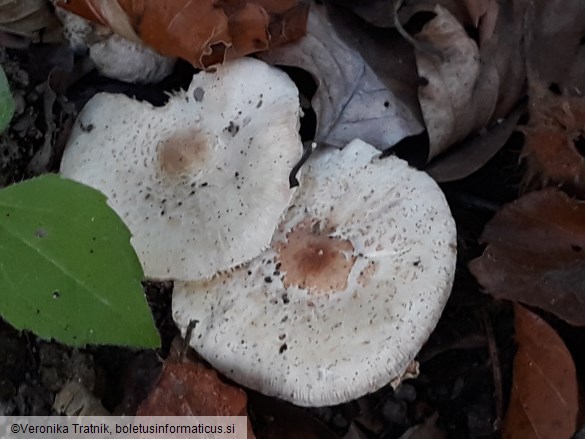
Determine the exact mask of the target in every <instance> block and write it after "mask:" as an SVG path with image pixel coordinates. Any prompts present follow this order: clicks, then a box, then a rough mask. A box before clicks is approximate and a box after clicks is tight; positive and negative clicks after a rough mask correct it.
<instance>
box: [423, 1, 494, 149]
mask: <svg viewBox="0 0 585 439" xmlns="http://www.w3.org/2000/svg"><path fill="white" fill-rule="evenodd" d="M434 12H435V14H436V17H435V18H433V19H432V20H431V21H430V22H429V23H427V24H426V25H425V27H424V28H423V30H422V31H421V32H420V33H419V34H417V38H418V39H419V40H422V41H424V42H426V43H429V44H431V45H432V46H433V47H435V48H436V49H438V50H440V51H441V53H442V54H443V58H444V59H441V58H440V57H438V56H437V55H436V54H434V53H429V52H426V51H421V50H417V53H416V55H417V57H416V62H417V67H418V72H419V75H420V76H421V78H423V79H424V80H425V83H426V84H425V85H423V86H421V87H420V88H419V99H420V105H421V109H422V113H423V118H424V121H425V125H426V126H427V130H428V135H429V141H430V151H429V158H432V157H434V156H436V155H437V154H439V153H441V152H443V151H445V150H446V149H447V148H448V147H450V146H451V145H452V144H454V143H456V142H459V141H461V140H463V139H464V138H466V137H467V136H468V135H469V134H470V133H472V132H475V131H477V130H479V129H480V128H483V127H484V126H485V125H487V123H488V121H489V120H490V118H491V116H492V114H493V112H494V109H495V108H496V104H497V97H498V96H497V95H498V93H497V90H498V78H497V72H496V71H495V69H493V68H483V66H482V64H481V59H480V56H479V47H478V46H477V44H476V43H475V41H473V40H472V39H471V38H470V37H469V36H468V35H467V33H466V32H465V29H464V28H463V26H462V25H461V24H460V23H459V22H458V21H457V20H456V19H455V17H453V15H451V14H450V13H449V12H448V11H447V10H446V9H443V8H442V7H440V6H436V7H435V9H434Z"/></svg>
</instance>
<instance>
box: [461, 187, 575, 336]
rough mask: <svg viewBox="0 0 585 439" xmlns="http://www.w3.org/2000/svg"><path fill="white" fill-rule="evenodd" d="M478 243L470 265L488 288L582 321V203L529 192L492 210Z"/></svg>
mask: <svg viewBox="0 0 585 439" xmlns="http://www.w3.org/2000/svg"><path fill="white" fill-rule="evenodd" d="M481 242H484V243H487V244H488V245H487V247H486V249H485V251H484V253H483V255H482V256H481V257H479V258H477V259H474V260H473V261H471V263H470V265H469V268H470V270H471V272H472V273H473V275H474V276H475V277H476V279H477V280H478V282H479V283H480V284H481V285H482V286H483V287H484V288H485V289H486V290H487V292H489V293H490V294H491V295H492V296H494V297H496V298H498V299H507V300H511V301H514V302H522V303H525V304H528V305H531V306H537V307H539V308H542V309H544V310H546V311H548V312H551V313H553V314H555V315H557V316H558V317H560V318H561V319H563V320H565V321H567V322H568V323H570V324H572V325H578V326H585V202H583V201H579V200H575V199H572V198H570V197H569V196H568V195H566V194H565V193H563V192H561V191H559V190H557V189H545V190H543V191H539V192H532V193H530V194H528V195H525V196H524V197H522V198H520V199H518V200H517V201H515V202H513V203H510V204H508V205H505V206H504V207H503V208H502V209H501V210H500V211H499V212H497V213H496V215H495V216H494V218H493V219H492V220H491V221H490V222H489V223H488V224H487V226H486V227H485V230H484V231H483V234H482V236H481Z"/></svg>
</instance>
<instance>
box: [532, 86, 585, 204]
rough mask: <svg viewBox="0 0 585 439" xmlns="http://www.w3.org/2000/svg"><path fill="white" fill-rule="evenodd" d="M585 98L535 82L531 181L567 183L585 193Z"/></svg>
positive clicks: (562, 184) (570, 187) (576, 190)
mask: <svg viewBox="0 0 585 439" xmlns="http://www.w3.org/2000/svg"><path fill="white" fill-rule="evenodd" d="M584 131H585V98H583V97H565V96H560V95H555V94H553V93H551V92H549V91H548V90H545V89H543V88H542V86H539V85H537V84H534V85H533V87H532V90H531V100H530V121H529V123H528V126H527V127H525V128H524V129H523V132H524V134H525V136H526V139H525V144H524V150H523V152H522V154H523V158H524V159H526V161H527V165H528V173H527V177H526V178H527V180H528V183H529V184H532V185H536V186H546V185H549V184H554V185H560V186H564V187H566V188H568V189H570V190H573V191H575V192H576V193H578V194H580V195H585V158H584V157H583V155H582V153H581V151H582V150H583V149H582V148H583V146H584V144H585V137H584V136H583V132H584Z"/></svg>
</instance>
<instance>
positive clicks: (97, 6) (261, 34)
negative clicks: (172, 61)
mask: <svg viewBox="0 0 585 439" xmlns="http://www.w3.org/2000/svg"><path fill="white" fill-rule="evenodd" d="M59 6H61V7H63V8H64V9H67V10H69V11H71V12H74V13H75V14H78V15H81V16H82V17H84V18H86V19H88V20H91V21H94V22H97V23H99V24H102V25H106V26H109V27H110V28H111V29H112V30H114V31H115V32H116V33H119V34H120V35H122V36H124V37H126V38H128V39H130V40H136V39H137V38H139V39H141V40H142V42H143V43H145V44H146V45H148V46H150V47H152V48H153V49H154V50H156V51H157V52H159V53H160V54H162V55H166V56H170V57H179V58H183V59H186V60H187V61H189V62H190V63H191V64H193V65H194V66H195V67H200V68H201V67H208V66H210V65H213V64H217V63H220V62H223V61H224V60H226V59H232V58H237V57H241V56H244V55H248V54H250V53H254V52H258V51H262V50H266V49H267V48H268V47H273V46H276V45H280V44H284V43H287V42H290V41H294V40H297V39H299V38H300V37H302V36H303V35H304V33H305V27H306V17H307V13H308V5H307V4H306V3H304V2H302V1H297V0H280V1H278V0H222V1H216V0H200V1H197V2H194V1H190V0H107V1H105V0H69V1H67V2H63V1H61V2H59Z"/></svg>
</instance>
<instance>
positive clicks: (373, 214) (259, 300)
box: [173, 140, 456, 406]
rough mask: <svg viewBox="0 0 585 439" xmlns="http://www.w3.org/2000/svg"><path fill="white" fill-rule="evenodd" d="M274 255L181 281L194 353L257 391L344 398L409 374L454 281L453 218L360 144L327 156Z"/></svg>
mask: <svg viewBox="0 0 585 439" xmlns="http://www.w3.org/2000/svg"><path fill="white" fill-rule="evenodd" d="M315 154H316V157H311V159H310V161H309V162H308V164H307V165H306V169H305V170H304V174H303V177H302V180H301V186H300V191H299V192H298V194H297V198H296V199H295V200H294V202H293V203H294V204H293V205H292V206H291V208H290V209H289V211H288V213H287V214H286V216H285V219H284V220H283V222H282V223H281V225H280V226H279V229H278V231H277V232H276V234H275V236H274V238H273V240H272V244H271V247H270V248H268V249H267V250H266V251H265V252H264V253H263V254H262V255H260V256H258V257H257V258H255V259H254V260H252V261H251V262H249V263H248V264H245V265H244V266H242V267H239V268H238V269H236V270H234V271H233V272H231V273H225V274H222V275H220V276H218V277H217V278H215V279H213V280H209V281H200V282H191V283H185V282H176V283H175V291H174V296H173V317H174V319H175V322H176V323H177V325H178V326H179V328H180V329H181V331H182V333H183V334H185V333H186V328H187V326H188V325H189V323H190V322H192V321H197V324H196V326H195V329H194V331H193V333H192V336H191V340H190V342H191V345H192V347H193V348H195V349H196V350H197V351H198V352H199V353H200V354H201V355H202V356H203V357H204V358H205V359H206V360H207V361H209V362H210V363H211V364H212V365H213V366H214V367H215V368H216V369H218V370H219V371H221V372H222V373H224V374H225V375H227V376H228V377H230V378H231V379H233V380H234V381H237V382H239V383H241V384H243V385H245V386H248V387H250V388H252V389H254V390H257V391H259V392H262V393H264V394H267V395H271V396H276V397H280V398H282V399H285V400H288V401H290V402H292V403H294V404H298V405H305V406H322V405H332V404H338V403H342V402H345V401H348V400H351V399H355V398H357V397H360V396H362V395H364V394H366V393H368V392H372V391H375V390H377V389H379V388H380V387H382V386H384V385H385V384H387V383H389V382H390V381H391V380H392V379H395V378H397V377H400V376H402V374H403V372H404V371H405V370H406V368H407V367H408V365H409V364H410V362H411V361H412V360H413V358H414V357H415V355H416V354H417V353H418V351H419V350H420V348H421V347H422V345H423V343H424V342H425V341H426V340H427V338H428V336H429V335H430V333H431V331H432V330H433V329H434V327H435V325H436V323H437V321H438V319H439V316H440V314H441V312H442V310H443V307H444V305H445V303H446V301H447V298H448V296H449V294H450V291H451V287H452V283H453V277H454V273H455V259H456V231H455V223H454V221H453V218H452V216H451V213H450V210H449V207H448V205H447V202H446V201H445V198H444V196H443V193H442V192H441V190H440V189H439V187H438V186H437V184H436V183H435V182H434V181H433V180H432V179H431V178H430V177H429V176H428V175H427V174H425V173H423V172H420V171H417V170H414V169H412V168H410V167H409V166H408V164H407V163H406V162H405V161H403V160H400V159H398V158H395V157H388V158H386V159H379V158H378V155H379V151H377V150H376V149H375V148H374V147H372V146H371V145H368V144H366V143H364V142H362V141H361V140H354V141H353V142H351V143H350V144H348V145H347V146H346V147H345V148H344V149H343V150H341V151H339V150H326V151H320V152H317V153H315Z"/></svg>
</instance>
